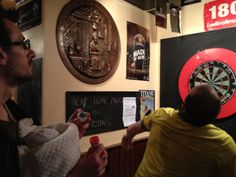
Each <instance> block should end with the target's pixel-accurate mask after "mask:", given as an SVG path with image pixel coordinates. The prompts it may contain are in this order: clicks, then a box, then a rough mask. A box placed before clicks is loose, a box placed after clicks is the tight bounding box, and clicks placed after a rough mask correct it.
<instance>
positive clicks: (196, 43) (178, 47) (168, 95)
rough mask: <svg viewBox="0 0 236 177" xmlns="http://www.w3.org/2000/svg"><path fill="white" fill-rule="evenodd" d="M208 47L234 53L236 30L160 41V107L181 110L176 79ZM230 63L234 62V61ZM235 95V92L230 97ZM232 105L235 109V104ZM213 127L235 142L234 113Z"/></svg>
mask: <svg viewBox="0 0 236 177" xmlns="http://www.w3.org/2000/svg"><path fill="white" fill-rule="evenodd" d="M209 48H225V49H228V50H231V51H234V52H236V28H228V29H223V30H216V31H210V32H204V33H197V34H192V35H186V36H181V37H175V38H169V39H164V40H161V83H160V84H161V91H160V106H161V107H167V106H169V107H174V108H177V109H178V108H179V107H180V105H181V104H182V100H181V98H180V95H179V90H178V78H179V74H180V72H181V69H182V67H183V66H184V64H185V63H186V62H187V61H188V60H189V58H191V57H192V56H193V55H194V54H196V53H197V52H198V51H202V50H205V49H209ZM232 60H235V62H236V58H232ZM234 73H236V71H234ZM235 96H236V91H235V93H234V95H233V97H235ZM232 106H233V107H235V109H236V105H232ZM235 112H236V111H235ZM215 124H216V125H217V126H219V127H221V128H222V129H224V130H226V131H227V132H228V133H229V134H230V135H231V136H232V137H233V138H234V140H236V115H235V114H234V115H231V116H229V117H227V118H224V119H218V120H217V121H216V123H215Z"/></svg>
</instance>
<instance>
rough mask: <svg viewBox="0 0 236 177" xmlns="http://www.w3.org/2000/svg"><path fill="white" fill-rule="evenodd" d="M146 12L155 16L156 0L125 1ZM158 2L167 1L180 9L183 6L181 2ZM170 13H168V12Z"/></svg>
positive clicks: (173, 0)
mask: <svg viewBox="0 0 236 177" xmlns="http://www.w3.org/2000/svg"><path fill="white" fill-rule="evenodd" d="M124 1H126V2H128V3H130V4H132V5H134V6H136V7H138V8H140V9H142V10H144V11H147V12H150V13H153V14H155V1H156V0H124ZM157 1H167V2H168V3H169V4H174V5H176V6H178V7H180V6H181V5H180V4H181V0H157ZM167 12H168V11H167Z"/></svg>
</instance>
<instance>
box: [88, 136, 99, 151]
mask: <svg viewBox="0 0 236 177" xmlns="http://www.w3.org/2000/svg"><path fill="white" fill-rule="evenodd" d="M89 142H90V145H91V147H92V148H96V146H97V145H99V143H100V139H99V137H98V136H92V137H90V138H89Z"/></svg>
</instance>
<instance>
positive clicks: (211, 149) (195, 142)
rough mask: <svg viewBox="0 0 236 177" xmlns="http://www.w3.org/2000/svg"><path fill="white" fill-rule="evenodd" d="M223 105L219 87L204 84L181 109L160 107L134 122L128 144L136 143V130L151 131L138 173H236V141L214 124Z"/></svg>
mask: <svg viewBox="0 0 236 177" xmlns="http://www.w3.org/2000/svg"><path fill="white" fill-rule="evenodd" d="M220 108H221V104H220V99H219V98H218V97H217V95H216V93H215V91H214V90H213V89H212V88H211V87H209V86H208V85H201V86H197V87H194V88H193V89H192V90H191V91H190V92H189V94H188V96H187V98H186V99H185V102H184V104H183V106H182V109H181V110H180V111H178V110H175V109H173V108H160V109H157V110H156V111H154V112H153V113H151V114H150V115H148V116H146V117H144V119H143V120H141V121H139V122H136V123H135V124H132V125H130V126H129V127H128V128H127V133H126V134H125V135H124V137H123V139H122V145H123V147H124V148H128V149H129V148H131V147H132V139H133V137H134V136H135V135H136V134H138V133H141V132H143V131H146V130H147V131H150V135H149V138H148V142H147V147H146V151H145V154H144V157H143V160H142V162H141V164H140V166H139V168H138V170H137V172H136V174H135V177H208V176H210V175H211V173H212V172H214V171H217V172H218V171H219V173H221V174H222V176H224V177H236V144H235V142H234V140H233V139H232V137H231V136H230V135H228V134H227V133H226V132H225V131H223V130H222V129H220V128H218V127H216V126H214V125H213V124H211V123H212V122H213V121H214V120H215V118H216V117H217V115H218V114H219V112H220ZM213 177H215V176H213ZM220 177H221V176H220Z"/></svg>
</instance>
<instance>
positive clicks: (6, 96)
mask: <svg viewBox="0 0 236 177" xmlns="http://www.w3.org/2000/svg"><path fill="white" fill-rule="evenodd" d="M0 5H1V1H0ZM8 13H9V12H8ZM34 57H35V52H34V51H33V50H32V49H31V48H30V41H29V39H25V38H24V36H23V34H22V32H21V31H20V30H19V28H18V27H17V26H16V25H15V23H14V22H13V19H12V18H9V14H7V13H6V12H4V10H3V9H2V8H1V7H0V176H4V177H19V176H20V169H19V157H18V155H19V152H18V148H17V147H18V145H19V133H18V121H19V120H20V119H23V118H25V117H27V116H26V115H25V113H24V112H23V111H21V110H20V109H19V108H18V106H17V105H16V104H15V103H14V102H13V101H12V100H11V99H10V98H11V97H12V94H13V92H14V90H15V88H16V87H17V86H18V85H19V84H21V83H24V82H26V81H30V80H32V78H33V58H34ZM101 157H105V158H106V157H107V152H106V150H105V149H104V147H103V146H102V145H98V148H97V149H96V150H95V151H93V152H92V151H90V152H88V153H87V154H86V156H84V157H81V158H80V159H79V160H78V162H77V163H76V165H75V166H74V168H73V169H72V170H71V171H70V172H69V173H68V175H67V176H68V177H76V176H77V177H85V176H86V177H90V176H91V177H95V176H101V175H102V174H103V173H104V171H105V166H106V165H107V160H106V159H105V160H104V159H102V160H101ZM55 163H56V162H55ZM33 173H34V172H32V174H31V176H32V177H34V176H35V174H33ZM51 176H52V175H51ZM55 177H56V176H55Z"/></svg>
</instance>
